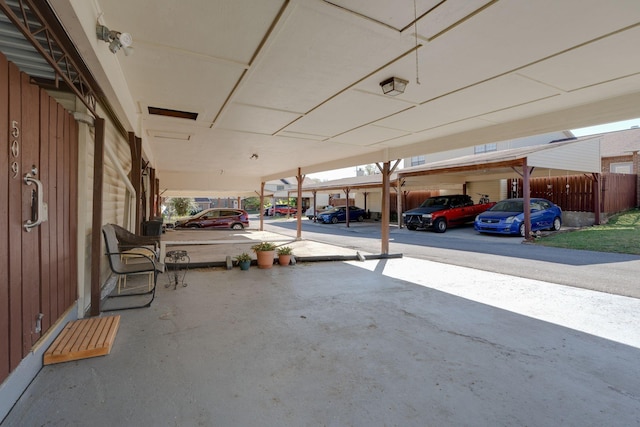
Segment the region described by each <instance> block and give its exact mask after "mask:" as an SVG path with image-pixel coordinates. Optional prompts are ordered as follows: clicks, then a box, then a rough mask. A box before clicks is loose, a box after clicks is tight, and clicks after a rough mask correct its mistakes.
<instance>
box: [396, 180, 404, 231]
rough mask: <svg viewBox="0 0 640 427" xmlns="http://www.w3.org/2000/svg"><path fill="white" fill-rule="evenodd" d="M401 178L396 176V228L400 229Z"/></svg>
mask: <svg viewBox="0 0 640 427" xmlns="http://www.w3.org/2000/svg"><path fill="white" fill-rule="evenodd" d="M403 184H404V182H403V180H402V179H400V178H398V180H397V181H396V211H397V212H398V229H401V228H402V226H403V224H402V185H403Z"/></svg>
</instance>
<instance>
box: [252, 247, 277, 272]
mask: <svg viewBox="0 0 640 427" xmlns="http://www.w3.org/2000/svg"><path fill="white" fill-rule="evenodd" d="M275 253H276V251H258V252H256V257H257V258H258V268H271V267H273V259H274V255H275Z"/></svg>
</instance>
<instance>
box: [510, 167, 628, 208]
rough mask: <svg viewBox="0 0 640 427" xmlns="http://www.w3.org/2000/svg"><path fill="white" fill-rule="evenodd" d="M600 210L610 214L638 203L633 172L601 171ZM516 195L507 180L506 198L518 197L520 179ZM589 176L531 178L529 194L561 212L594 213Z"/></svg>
mask: <svg viewBox="0 0 640 427" xmlns="http://www.w3.org/2000/svg"><path fill="white" fill-rule="evenodd" d="M600 179H601V180H602V186H601V192H602V197H601V201H602V203H601V209H600V211H601V212H604V213H605V214H613V213H616V212H621V211H624V210H626V209H631V208H633V207H636V206H637V205H638V201H637V196H636V194H637V193H636V186H637V181H638V178H637V175H628V174H626V175H624V174H611V173H606V174H602V175H601V177H600ZM517 182H518V191H517V194H512V192H511V189H512V180H509V182H507V189H508V192H509V197H522V180H521V179H518V180H517ZM594 185H595V182H594V180H593V178H592V177H591V176H585V175H570V176H555V177H547V178H544V177H542V178H533V179H531V181H530V186H531V197H542V198H545V199H548V200H551V201H552V202H553V203H555V204H557V205H558V206H560V207H561V208H562V210H565V211H574V212H594V211H595V209H594V200H593V188H594V187H593V186H594Z"/></svg>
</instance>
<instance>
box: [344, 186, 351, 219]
mask: <svg viewBox="0 0 640 427" xmlns="http://www.w3.org/2000/svg"><path fill="white" fill-rule="evenodd" d="M349 190H350V188H349V187H347V188H345V189H344V190H343V191H344V194H346V196H347V204H346V206H345V210H344V213H345V215H346V217H345V220H346V223H347V228H349V210H350V209H349Z"/></svg>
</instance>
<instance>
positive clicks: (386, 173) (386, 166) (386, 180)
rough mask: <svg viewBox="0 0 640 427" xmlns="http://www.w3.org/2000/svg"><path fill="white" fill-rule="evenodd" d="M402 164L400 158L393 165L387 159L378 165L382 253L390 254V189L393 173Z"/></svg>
mask: <svg viewBox="0 0 640 427" xmlns="http://www.w3.org/2000/svg"><path fill="white" fill-rule="evenodd" d="M399 164H400V160H396V163H395V164H394V165H393V168H392V167H391V162H389V161H387V162H384V163H383V164H382V167H380V164H379V163H376V166H377V167H378V169H379V170H380V172H382V224H381V227H382V229H381V232H380V246H381V248H380V254H382V255H389V206H390V205H391V198H390V197H389V189H390V187H391V185H390V181H391V174H392V173H393V171H394V170H395V169H396V168H397V167H398V165H399Z"/></svg>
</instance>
